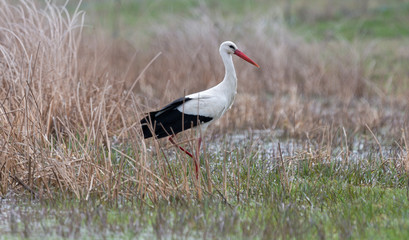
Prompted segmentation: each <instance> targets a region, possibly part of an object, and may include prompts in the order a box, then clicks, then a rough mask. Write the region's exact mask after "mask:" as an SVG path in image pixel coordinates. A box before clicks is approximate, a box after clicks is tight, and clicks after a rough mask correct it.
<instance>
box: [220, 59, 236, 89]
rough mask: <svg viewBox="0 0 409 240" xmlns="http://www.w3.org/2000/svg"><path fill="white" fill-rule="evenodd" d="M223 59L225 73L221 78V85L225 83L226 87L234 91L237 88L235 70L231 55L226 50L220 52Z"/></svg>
mask: <svg viewBox="0 0 409 240" xmlns="http://www.w3.org/2000/svg"><path fill="white" fill-rule="evenodd" d="M220 55H221V56H222V59H223V63H224V68H225V75H224V80H223V82H222V83H223V85H227V86H226V87H229V88H231V89H232V90H233V89H234V91H236V89H237V76H236V70H235V69H234V65H233V59H232V55H231V54H228V53H226V52H222V53H220Z"/></svg>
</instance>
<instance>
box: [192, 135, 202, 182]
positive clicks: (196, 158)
mask: <svg viewBox="0 0 409 240" xmlns="http://www.w3.org/2000/svg"><path fill="white" fill-rule="evenodd" d="M200 145H202V138H201V137H199V139H198V146H197V152H196V157H195V158H194V159H193V160H194V161H195V167H196V168H195V170H196V179H199V159H200Z"/></svg>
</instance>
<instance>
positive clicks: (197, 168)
mask: <svg viewBox="0 0 409 240" xmlns="http://www.w3.org/2000/svg"><path fill="white" fill-rule="evenodd" d="M169 141H170V142H171V143H172V144H173V145H175V146H176V147H178V148H179V149H180V150H181V151H182V152H184V153H186V154H187V155H188V156H189V157H191V158H192V159H193V162H194V163H195V172H196V179H198V178H199V156H200V145H201V143H202V138H201V137H199V142H198V148H197V153H196V156H193V154H191V153H190V152H189V151H188V150H186V149H184V148H183V147H181V146H179V145H178V144H177V143H176V142H175V141H174V140H173V138H172V136H170V137H169Z"/></svg>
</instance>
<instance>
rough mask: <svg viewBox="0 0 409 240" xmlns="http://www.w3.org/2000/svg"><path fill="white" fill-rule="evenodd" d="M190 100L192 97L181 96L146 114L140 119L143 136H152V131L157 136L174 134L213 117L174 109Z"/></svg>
mask: <svg viewBox="0 0 409 240" xmlns="http://www.w3.org/2000/svg"><path fill="white" fill-rule="evenodd" d="M190 100H192V98H188V97H181V98H179V99H176V100H175V101H173V102H171V103H169V104H168V105H166V106H165V107H163V108H162V109H160V110H158V111H153V112H150V113H148V114H147V116H145V117H144V118H143V119H142V120H141V125H142V132H143V136H144V138H150V137H152V136H153V134H152V133H154V135H155V137H157V138H163V137H166V136H170V135H174V134H177V133H179V132H181V131H183V130H186V129H189V128H191V127H196V126H197V125H198V124H200V123H205V122H209V121H211V120H212V119H213V118H211V117H205V116H197V115H190V114H183V113H182V112H180V111H179V110H177V109H176V108H178V107H179V106H180V105H182V104H183V103H185V102H187V101H190ZM182 120H183V122H182Z"/></svg>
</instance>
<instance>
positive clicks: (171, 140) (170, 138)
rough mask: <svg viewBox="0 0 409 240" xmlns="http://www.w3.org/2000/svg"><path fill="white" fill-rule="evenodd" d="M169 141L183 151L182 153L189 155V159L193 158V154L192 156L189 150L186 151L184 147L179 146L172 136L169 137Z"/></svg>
mask: <svg viewBox="0 0 409 240" xmlns="http://www.w3.org/2000/svg"><path fill="white" fill-rule="evenodd" d="M169 141H170V142H171V143H172V144H173V145H175V146H176V147H178V148H179V149H180V150H182V152H184V153H186V154H187V155H189V157H191V158H193V154H191V153H190V152H189V151H188V150H186V149H184V148H183V147H181V146H179V145H178V144H177V143H176V142H175V141H174V140H173V138H172V136H170V137H169Z"/></svg>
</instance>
